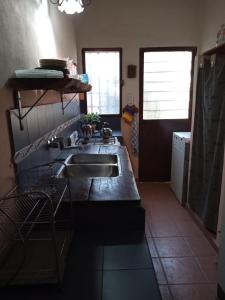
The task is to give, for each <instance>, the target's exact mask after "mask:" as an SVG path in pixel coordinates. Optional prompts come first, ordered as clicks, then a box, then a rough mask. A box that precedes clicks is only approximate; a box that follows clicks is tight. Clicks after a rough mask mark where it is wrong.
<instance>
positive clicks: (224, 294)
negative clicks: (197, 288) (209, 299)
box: [217, 284, 225, 300]
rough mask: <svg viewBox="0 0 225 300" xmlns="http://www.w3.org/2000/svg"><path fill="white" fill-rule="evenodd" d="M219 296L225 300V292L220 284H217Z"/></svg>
mask: <svg viewBox="0 0 225 300" xmlns="http://www.w3.org/2000/svg"><path fill="white" fill-rule="evenodd" d="M217 296H218V299H220V300H225V292H224V290H223V289H222V287H221V286H220V285H219V284H218V285H217Z"/></svg>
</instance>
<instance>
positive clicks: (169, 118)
mask: <svg viewBox="0 0 225 300" xmlns="http://www.w3.org/2000/svg"><path fill="white" fill-rule="evenodd" d="M195 53H196V48H193V47H188V48H187V47H178V48H171V47H166V48H142V49H140V104H139V106H140V120H139V122H140V126H139V151H140V153H139V180H140V181H169V180H170V173H171V152H172V135H173V132H174V131H178V132H179V131H180V132H181V131H190V129H191V95H192V77H193V66H194V57H195Z"/></svg>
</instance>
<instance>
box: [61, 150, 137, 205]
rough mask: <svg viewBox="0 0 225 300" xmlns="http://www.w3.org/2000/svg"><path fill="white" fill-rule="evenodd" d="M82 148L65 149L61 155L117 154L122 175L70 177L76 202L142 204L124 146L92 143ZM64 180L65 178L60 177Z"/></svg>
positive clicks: (73, 198)
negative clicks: (89, 177) (94, 177)
mask: <svg viewBox="0 0 225 300" xmlns="http://www.w3.org/2000/svg"><path fill="white" fill-rule="evenodd" d="M81 147H82V148H80V149H78V148H77V149H72V150H64V151H63V153H62V154H61V157H65V158H66V157H67V156H68V155H69V154H78V153H93V154H98V153H99V154H117V155H118V157H119V160H120V175H119V176H118V177H107V178H104V177H102V178H98V179H88V178H80V179H79V178H76V179H70V184H71V193H72V200H73V201H76V202H85V201H94V202H96V203H97V202H106V201H107V202H108V203H109V202H116V201H118V202H120V204H122V203H126V204H128V202H129V203H130V204H134V205H136V204H140V196H139V193H138V191H137V187H136V183H135V179H134V175H133V171H132V167H131V164H130V160H129V156H128V153H127V150H126V147H124V146H117V145H92V144H87V145H84V146H81ZM59 180H64V179H59Z"/></svg>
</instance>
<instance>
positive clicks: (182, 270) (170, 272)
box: [161, 257, 207, 284]
mask: <svg viewBox="0 0 225 300" xmlns="http://www.w3.org/2000/svg"><path fill="white" fill-rule="evenodd" d="M161 261H162V264H163V268H164V270H165V273H166V277H167V280H168V283H169V284H187V283H206V282H207V279H206V278H205V276H204V274H203V272H202V271H201V269H200V267H199V265H198V263H197V262H196V260H195V258H194V257H182V258H181V257H176V258H161Z"/></svg>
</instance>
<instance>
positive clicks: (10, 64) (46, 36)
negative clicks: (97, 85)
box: [0, 0, 76, 87]
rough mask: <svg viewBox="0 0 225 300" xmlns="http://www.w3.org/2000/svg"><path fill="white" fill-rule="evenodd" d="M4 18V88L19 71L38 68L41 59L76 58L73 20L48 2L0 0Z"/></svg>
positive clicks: (0, 77)
mask: <svg viewBox="0 0 225 300" xmlns="http://www.w3.org/2000/svg"><path fill="white" fill-rule="evenodd" d="M0 16H1V17H0V40H1V47H0V70H1V73H0V87H2V86H3V84H4V83H5V81H6V80H7V78H8V77H9V76H10V75H11V73H12V72H13V71H14V70H15V69H17V68H34V67H37V66H38V65H39V58H41V57H67V56H70V57H71V58H76V43H75V38H76V37H75V31H74V26H72V25H71V21H72V17H68V16H66V15H64V14H62V13H60V12H58V9H57V8H56V7H54V6H53V5H51V4H49V1H48V0H23V1H21V0H20V1H15V0H7V1H5V0H0ZM3 70H4V72H3Z"/></svg>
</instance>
